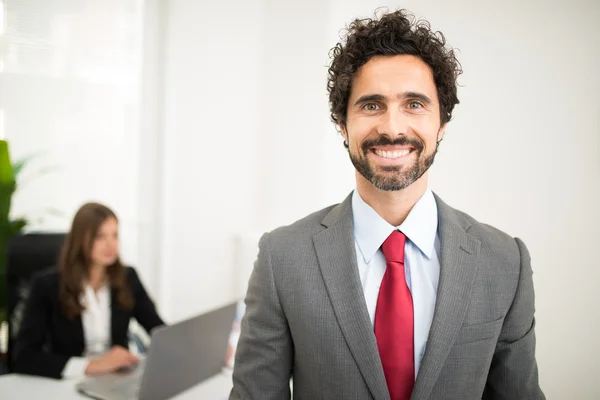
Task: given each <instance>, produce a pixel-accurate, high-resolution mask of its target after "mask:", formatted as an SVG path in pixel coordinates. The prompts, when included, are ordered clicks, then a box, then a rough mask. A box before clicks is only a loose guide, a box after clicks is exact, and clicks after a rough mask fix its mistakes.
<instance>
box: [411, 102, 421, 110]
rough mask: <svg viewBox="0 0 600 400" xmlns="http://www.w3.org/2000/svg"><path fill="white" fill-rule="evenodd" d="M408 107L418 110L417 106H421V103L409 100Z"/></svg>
mask: <svg viewBox="0 0 600 400" xmlns="http://www.w3.org/2000/svg"><path fill="white" fill-rule="evenodd" d="M408 108H410V109H412V110H418V109H419V108H423V104H421V103H420V102H418V101H411V102H410V103H408Z"/></svg>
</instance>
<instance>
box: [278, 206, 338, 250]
mask: <svg viewBox="0 0 600 400" xmlns="http://www.w3.org/2000/svg"><path fill="white" fill-rule="evenodd" d="M336 205H337V204H334V205H331V206H329V207H325V208H323V209H321V210H319V211H315V212H313V213H312V214H309V215H307V216H306V217H303V218H301V219H299V220H297V221H295V222H293V223H291V224H289V225H284V226H280V227H278V228H276V229H274V230H272V231H271V232H269V233H268V236H269V238H270V239H271V240H273V241H280V240H286V239H287V238H293V239H294V240H295V241H297V240H299V239H302V238H307V239H310V238H312V236H313V235H314V234H316V233H318V232H320V231H322V230H323V229H324V227H323V225H321V221H323V218H325V216H326V215H327V214H328V213H329V212H330V211H331V209H332V208H333V207H335V206H336Z"/></svg>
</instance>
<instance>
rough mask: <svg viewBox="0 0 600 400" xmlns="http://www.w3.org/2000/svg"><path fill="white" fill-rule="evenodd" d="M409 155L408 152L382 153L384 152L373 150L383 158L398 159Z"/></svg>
mask: <svg viewBox="0 0 600 400" xmlns="http://www.w3.org/2000/svg"><path fill="white" fill-rule="evenodd" d="M408 153H410V150H397V151H384V150H379V149H378V150H375V154H377V155H378V156H380V157H383V158H398V157H402V156H405V155H407V154H408Z"/></svg>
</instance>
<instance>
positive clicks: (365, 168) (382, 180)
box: [348, 136, 439, 191]
mask: <svg viewBox="0 0 600 400" xmlns="http://www.w3.org/2000/svg"><path fill="white" fill-rule="evenodd" d="M393 145H399V146H411V147H412V148H413V150H412V151H413V152H414V153H415V154H416V157H417V159H416V161H415V162H414V163H413V164H411V165H402V166H398V165H389V166H383V167H374V166H373V165H371V162H370V161H369V157H368V156H369V153H370V152H371V150H370V149H371V148H372V147H375V146H393ZM438 146H439V142H438V143H437V144H436V146H435V150H434V151H433V153H432V154H429V155H427V154H423V151H424V149H425V144H424V143H423V142H422V141H421V140H419V139H417V138H408V137H406V136H402V137H399V138H397V139H395V140H392V139H390V138H388V137H387V136H379V137H377V138H376V139H372V140H365V141H364V142H363V143H362V144H361V148H360V152H359V154H354V153H353V152H352V151H351V150H348V154H349V155H350V161H352V164H353V165H354V168H356V170H357V171H358V172H359V173H360V174H361V175H362V176H363V177H364V178H365V179H366V180H368V181H369V182H371V184H372V185H373V186H375V187H376V188H378V189H379V190H384V191H399V190H403V189H405V188H407V187H408V186H410V185H412V184H413V183H414V182H415V181H416V180H418V179H419V178H420V177H422V176H423V174H425V172H427V170H428V169H429V167H431V165H432V164H433V161H434V159H435V155H436V153H437V149H438ZM361 153H362V154H361Z"/></svg>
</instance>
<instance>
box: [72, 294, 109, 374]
mask: <svg viewBox="0 0 600 400" xmlns="http://www.w3.org/2000/svg"><path fill="white" fill-rule="evenodd" d="M80 301H81V304H82V305H83V306H84V307H85V309H84V310H83V312H82V313H81V323H82V325H83V336H84V338H85V351H84V354H83V357H71V358H70V359H69V361H68V362H67V364H66V365H65V368H64V370H63V374H62V375H63V378H67V379H69V378H79V377H82V376H83V375H85V369H86V367H87V365H88V363H89V362H90V360H91V359H93V358H94V357H97V356H99V355H102V354H104V353H106V352H107V351H108V350H109V349H110V346H111V341H112V340H111V333H110V329H111V326H110V316H111V313H110V290H109V287H108V285H104V286H102V287H101V288H100V289H98V291H97V292H94V289H93V288H92V287H91V286H90V285H88V284H86V285H85V288H84V291H83V293H82V295H81V300H80Z"/></svg>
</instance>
